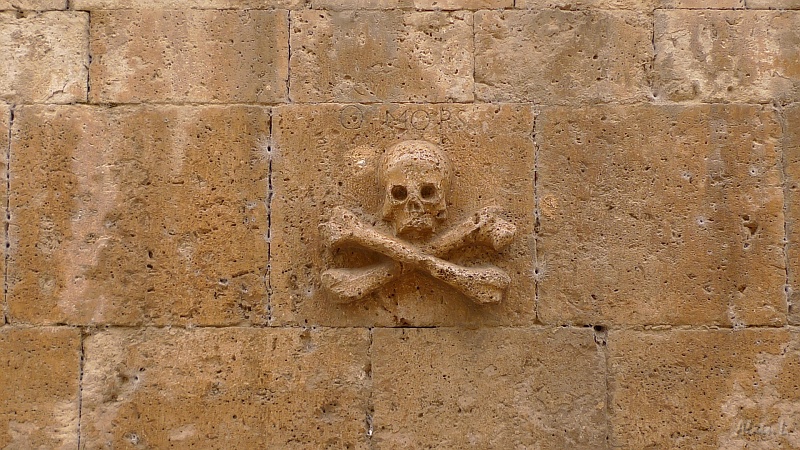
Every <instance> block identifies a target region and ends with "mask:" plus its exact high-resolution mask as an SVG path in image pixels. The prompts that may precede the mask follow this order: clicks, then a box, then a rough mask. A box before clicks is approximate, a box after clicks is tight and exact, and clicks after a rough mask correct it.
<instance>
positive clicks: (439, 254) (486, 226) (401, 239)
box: [320, 141, 517, 303]
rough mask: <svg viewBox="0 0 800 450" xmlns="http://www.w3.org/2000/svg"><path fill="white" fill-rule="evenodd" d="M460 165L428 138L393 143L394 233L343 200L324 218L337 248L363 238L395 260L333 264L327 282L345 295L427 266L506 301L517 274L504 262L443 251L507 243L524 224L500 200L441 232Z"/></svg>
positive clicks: (389, 194) (387, 181)
mask: <svg viewBox="0 0 800 450" xmlns="http://www.w3.org/2000/svg"><path fill="white" fill-rule="evenodd" d="M451 175H452V168H451V165H450V161H449V159H448V158H447V155H446V154H445V153H444V152H442V151H441V150H440V149H439V148H438V147H437V146H435V145H433V144H431V143H430V142H426V141H403V142H400V143H398V144H395V145H394V146H392V147H391V148H389V149H388V150H387V152H386V154H385V155H384V156H383V158H382V160H381V163H380V164H379V165H378V179H379V181H380V184H381V186H382V188H383V190H384V192H383V196H384V200H383V208H382V211H381V215H382V217H383V219H384V220H385V221H387V222H390V223H391V224H392V225H393V227H394V236H390V235H388V234H386V233H383V232H381V231H380V230H378V229H376V228H375V227H373V226H371V225H369V224H368V223H366V222H364V221H362V220H360V219H359V218H358V217H357V216H356V215H355V214H354V213H353V212H351V211H348V210H347V209H345V208H342V207H336V208H334V209H333V211H332V214H331V217H330V219H329V220H328V221H327V222H323V223H322V224H320V233H321V235H322V236H323V240H324V242H325V243H326V245H327V246H328V247H329V248H333V247H338V246H346V245H355V246H360V247H362V248H365V249H367V250H371V251H374V252H377V253H380V254H382V255H384V256H385V257H387V258H389V259H388V260H386V261H384V262H382V263H378V264H375V265H372V266H368V267H363V268H351V269H347V268H333V269H328V270H326V271H324V272H323V273H322V284H323V286H324V287H325V288H326V289H327V290H328V291H330V292H331V293H333V294H334V295H335V296H336V297H337V298H338V299H339V300H340V301H341V302H351V301H354V300H357V299H360V298H362V297H364V296H365V295H367V294H369V293H370V292H373V291H375V290H376V289H378V288H380V287H381V286H383V285H385V284H386V283H388V282H390V281H392V280H394V279H396V278H398V277H399V276H400V275H402V274H404V273H408V272H411V271H421V272H424V273H427V274H428V275H430V276H432V277H434V278H436V279H438V280H440V281H443V282H444V283H447V284H448V285H450V286H452V287H454V288H455V289H457V290H458V291H460V292H461V293H463V294H464V295H466V296H467V297H469V298H470V299H472V300H473V301H475V302H477V303H498V302H500V301H501V300H502V299H503V296H504V295H505V292H506V290H507V289H508V286H509V284H510V283H511V278H510V277H509V276H508V274H507V273H506V272H504V271H503V270H501V269H499V268H497V267H492V266H489V267H463V266H460V265H457V264H454V263H451V262H449V261H446V260H444V259H442V258H444V257H446V256H447V255H448V254H449V253H450V252H452V251H455V250H458V249H461V248H463V247H464V246H466V245H468V244H473V243H474V244H479V245H483V246H486V247H488V248H491V249H493V250H495V251H500V250H502V249H503V248H505V247H506V246H508V245H509V244H510V243H511V241H513V239H514V235H515V234H516V231H517V229H516V227H515V226H514V225H513V224H512V223H510V222H508V221H506V220H504V219H503V218H501V210H500V208H498V207H493V206H490V207H486V208H483V209H481V210H479V211H477V212H475V213H474V214H472V215H471V216H470V217H467V218H465V219H463V220H462V221H460V222H459V223H458V224H456V225H454V226H452V227H450V228H449V229H447V230H445V231H443V232H441V233H439V234H435V232H436V230H437V228H438V227H439V225H440V224H441V222H442V221H443V220H444V219H445V218H446V215H447V193H448V190H449V188H450V178H451Z"/></svg>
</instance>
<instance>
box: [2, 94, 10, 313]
mask: <svg viewBox="0 0 800 450" xmlns="http://www.w3.org/2000/svg"><path fill="white" fill-rule="evenodd" d="M10 120H11V111H10V108H9V107H8V105H4V104H2V103H0V180H5V179H6V175H7V171H6V167H7V165H8V156H7V155H8V146H9V143H8V126H9V123H10V122H9V121H10ZM7 195H8V184H7V183H2V182H0V198H7V197H6V196H7ZM6 222H7V220H6V218H5V214H3V223H4V224H5V223H6ZM0 271H2V272H0V273H3V274H5V273H6V259H5V257H3V258H0ZM5 311H6V299H5V296H4V298H3V301H2V302H0V323H6V322H5Z"/></svg>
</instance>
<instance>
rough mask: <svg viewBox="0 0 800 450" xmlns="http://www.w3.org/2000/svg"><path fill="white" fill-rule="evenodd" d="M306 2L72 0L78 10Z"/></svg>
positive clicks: (297, 3) (296, 2)
mask: <svg viewBox="0 0 800 450" xmlns="http://www.w3.org/2000/svg"><path fill="white" fill-rule="evenodd" d="M305 4H306V0H72V7H73V8H74V9H79V10H102V9H141V10H152V9H175V10H180V9H183V10H186V9H245V10H249V9H273V8H283V9H295V8H302V7H304V6H305Z"/></svg>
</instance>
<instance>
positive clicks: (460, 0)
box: [312, 0, 514, 11]
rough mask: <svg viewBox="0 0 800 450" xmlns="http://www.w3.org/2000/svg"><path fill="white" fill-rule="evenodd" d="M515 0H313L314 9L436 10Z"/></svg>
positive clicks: (490, 6) (501, 4) (486, 6)
mask: <svg viewBox="0 0 800 450" xmlns="http://www.w3.org/2000/svg"><path fill="white" fill-rule="evenodd" d="M513 6H514V0H312V7H313V8H314V9H331V10H353V9H395V8H398V9H399V8H414V9H423V10H424V9H435V10H444V11H448V10H457V9H460V10H464V9H468V10H476V9H495V8H511V7H513Z"/></svg>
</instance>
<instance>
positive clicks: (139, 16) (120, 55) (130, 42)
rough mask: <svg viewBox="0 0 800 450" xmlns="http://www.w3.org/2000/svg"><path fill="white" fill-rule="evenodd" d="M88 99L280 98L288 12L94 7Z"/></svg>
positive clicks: (222, 100)
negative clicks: (143, 9)
mask: <svg viewBox="0 0 800 450" xmlns="http://www.w3.org/2000/svg"><path fill="white" fill-rule="evenodd" d="M91 28H92V40H91V50H92V57H93V60H92V66H91V69H90V76H91V85H92V90H91V96H90V97H91V100H92V101H93V102H111V103H136V102H206V103H226V102H248V103H250V102H252V103H275V102H282V101H285V100H286V95H287V85H286V84H287V80H288V59H289V48H288V13H287V12H286V11H258V10H249V11H213V10H212V11H208V10H182V11H164V10H146V11H132V10H114V11H96V12H94V13H93V14H92V27H91Z"/></svg>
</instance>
